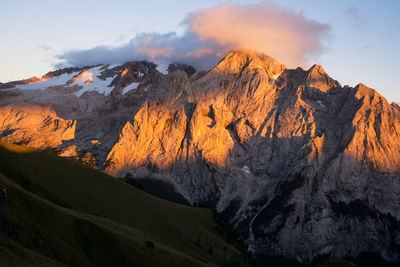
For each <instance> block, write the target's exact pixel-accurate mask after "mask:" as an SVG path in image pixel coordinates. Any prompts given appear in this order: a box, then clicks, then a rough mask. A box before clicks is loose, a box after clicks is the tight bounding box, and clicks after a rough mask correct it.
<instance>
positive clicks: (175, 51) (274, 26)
mask: <svg viewBox="0 0 400 267" xmlns="http://www.w3.org/2000/svg"><path fill="white" fill-rule="evenodd" d="M181 25H183V26H185V27H186V31H185V32H184V33H183V34H182V35H178V34H177V33H175V32H169V33H166V34H158V33H140V34H137V35H136V36H135V37H134V38H132V39H131V40H130V41H129V43H127V44H126V45H123V46H120V47H113V48H110V47H94V48H92V49H88V50H75V51H69V52H67V53H65V54H63V55H60V56H59V59H61V60H62V61H63V64H61V65H63V66H78V65H89V64H93V65H95V64H100V63H123V62H126V61H129V60H145V59H148V60H152V61H155V62H156V63H158V64H164V65H165V64H168V63H171V62H181V63H187V64H191V65H193V66H194V67H195V68H198V69H209V68H211V67H212V66H214V65H215V64H216V63H217V62H218V61H219V60H220V59H221V57H223V56H224V55H225V54H226V53H227V52H228V51H229V50H231V49H237V48H245V49H252V50H256V51H259V52H262V53H264V54H267V55H269V56H272V57H274V58H276V59H277V60H279V61H280V62H282V63H284V64H286V65H287V66H288V67H297V66H303V67H307V65H309V64H310V63H312V62H310V61H311V60H315V59H316V58H318V56H320V55H321V54H322V53H324V52H325V50H326V47H325V46H324V41H326V40H327V36H328V34H329V31H330V27H329V25H326V24H321V23H319V22H317V21H314V20H310V19H309V18H307V17H305V16H304V15H303V14H301V13H295V12H293V11H290V10H287V9H284V8H282V7H280V6H278V5H276V4H274V3H272V2H263V3H259V4H254V5H241V4H234V3H231V2H227V3H224V4H221V5H217V6H215V7H212V8H205V9H199V10H197V11H194V12H192V13H189V14H188V15H187V16H186V18H185V19H184V20H183V22H182V23H181Z"/></svg>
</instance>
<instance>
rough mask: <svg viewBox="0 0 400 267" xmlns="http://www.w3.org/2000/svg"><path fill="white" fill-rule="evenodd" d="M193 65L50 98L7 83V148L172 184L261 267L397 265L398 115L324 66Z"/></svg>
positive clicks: (262, 62) (2, 121)
mask: <svg viewBox="0 0 400 267" xmlns="http://www.w3.org/2000/svg"><path fill="white" fill-rule="evenodd" d="M182 69H183V70H182ZM186 69H187V68H186V67H185V66H183V67H182V66H178V65H175V66H171V68H170V73H169V74H167V75H163V74H161V73H159V72H158V71H157V70H156V65H155V64H152V63H149V62H132V63H127V64H124V65H119V66H103V67H101V66H99V67H95V68H94V67H93V68H89V69H86V70H85V72H91V73H93V75H92V78H93V81H92V83H89V84H85V83H84V82H83V83H76V81H75V82H73V83H72V84H71V85H73V86H70V85H65V81H67V80H69V79H71V78H72V77H75V76H76V80H79V79H80V78H82V77H79V73H80V72H82V69H79V70H77V71H74V72H73V73H71V74H66V73H64V74H63V75H61V76H60V77H59V78H58V80H56V81H59V82H60V84H62V85H59V86H57V87H55V86H54V84H58V83H55V82H53V80H54V79H55V78H52V79H49V81H48V82H47V87H46V90H44V91H42V90H32V89H38V88H37V87H36V86H41V85H42V84H45V83H33V84H32V86H31V87H28V86H27V85H18V86H16V88H11V87H8V89H4V90H1V91H0V93H1V95H0V96H1V97H0V126H1V127H0V140H4V141H8V142H13V143H20V144H25V145H27V146H33V147H36V148H42V149H53V148H57V149H60V150H64V152H67V151H72V152H73V151H75V152H76V153H75V154H76V155H79V153H81V154H82V155H85V154H87V153H89V152H90V153H91V154H90V155H91V156H92V157H93V161H94V162H96V165H97V167H99V168H103V169H105V171H106V172H108V173H110V174H113V175H115V176H118V177H124V176H125V175H129V174H131V175H132V176H134V177H141V178H143V179H147V178H148V179H153V178H154V179H157V180H160V181H163V182H165V183H169V184H171V185H173V188H174V189H176V192H178V193H179V194H180V195H182V197H184V198H185V199H186V200H187V202H189V203H191V204H201V205H207V206H211V207H213V208H216V209H217V210H218V211H219V212H221V213H222V214H224V215H225V216H226V217H227V218H228V219H229V220H230V222H231V223H232V224H233V225H234V227H235V229H236V230H237V232H238V233H240V235H241V238H242V239H243V240H244V241H245V242H246V244H247V245H248V247H249V249H250V250H251V251H252V252H253V253H254V255H256V256H259V257H260V258H262V257H263V256H285V257H287V258H292V259H296V260H298V261H301V262H303V263H305V264H308V263H310V262H311V261H312V259H313V258H314V257H316V256H317V255H320V254H330V255H332V256H337V257H353V258H355V257H357V256H358V255H360V254H362V253H365V252H368V253H379V254H380V255H381V256H382V257H383V258H385V259H387V260H391V261H396V260H400V252H399V251H400V249H399V248H400V239H399V238H397V237H398V236H400V220H399V219H400V212H399V211H400V197H399V196H400V175H399V171H400V170H399V166H400V130H399V129H400V108H399V107H398V106H397V105H395V104H393V105H389V104H388V102H387V101H386V99H384V98H383V97H382V96H381V95H379V94H378V93H377V92H376V91H375V90H374V89H371V88H368V87H367V86H365V85H363V84H359V85H357V86H356V87H354V88H352V87H349V86H345V87H342V86H341V85H340V83H339V82H337V81H336V80H334V79H332V78H331V77H330V76H329V75H328V74H327V73H326V72H325V70H324V69H323V68H322V67H321V66H319V65H314V66H312V67H311V68H310V69H309V70H303V69H301V68H297V69H286V68H285V66H284V65H283V64H281V63H279V62H278V61H276V60H275V59H273V58H271V57H268V56H266V55H263V54H260V53H257V52H254V51H248V50H233V51H231V52H229V53H228V54H227V55H226V56H225V57H224V59H223V60H221V61H220V63H219V64H218V65H217V66H216V67H214V68H213V69H212V70H210V71H208V72H197V73H195V74H193V75H192V76H191V78H190V79H189V78H188V74H187V71H186V72H185V70H186ZM81 76H85V75H83V74H82V75H81ZM278 76H279V78H278ZM63 77H65V81H64V78H63ZM61 78H63V79H61ZM85 79H86V78H85ZM85 79H83V81H86V80H85ZM35 84H36V85H35ZM110 84H111V86H112V87H110V86H109V85H110ZM28 85H29V84H28ZM33 85H35V87H33ZM49 85H52V86H49ZM2 86H3V85H2ZM95 86H96V87H95ZM81 87H82V88H83V89H81ZM24 88H25V89H24ZM85 88H86V91H84V93H82V94H76V90H84V89H85ZM89 89H90V90H89ZM105 89H107V90H105ZM127 89H129V90H127ZM111 90H113V93H111V94H110V93H109V92H110V91H111ZM78 92H79V91H78ZM16 103H19V105H16ZM44 107H46V108H44ZM66 154H68V153H65V154H64V155H66ZM69 154H70V155H71V153H69ZM72 154H73V153H72ZM146 177H147V178H146ZM354 211H355V212H354Z"/></svg>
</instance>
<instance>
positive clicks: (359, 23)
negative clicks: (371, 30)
mask: <svg viewBox="0 0 400 267" xmlns="http://www.w3.org/2000/svg"><path fill="white" fill-rule="evenodd" d="M344 14H345V15H346V16H347V17H349V18H351V19H352V20H353V22H354V23H355V24H354V25H355V26H356V27H363V26H365V24H366V23H365V15H364V14H363V13H362V12H361V11H360V10H359V9H358V8H356V7H354V6H351V7H349V8H347V9H346V11H345V12H344Z"/></svg>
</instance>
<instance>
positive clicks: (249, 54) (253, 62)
mask: <svg viewBox="0 0 400 267" xmlns="http://www.w3.org/2000/svg"><path fill="white" fill-rule="evenodd" d="M243 67H248V68H252V69H264V70H265V71H267V72H268V73H269V74H271V75H277V74H280V73H282V72H283V71H284V70H285V68H286V67H285V65H283V64H280V63H279V62H278V61H277V60H275V59H273V58H271V57H269V56H267V55H265V54H262V53H258V52H256V51H253V50H232V51H230V52H229V53H228V54H227V55H226V56H225V57H224V58H223V59H222V60H221V61H220V62H219V63H218V65H217V66H216V67H215V68H214V69H215V70H216V71H221V72H225V73H238V72H240V71H241V70H242V69H243Z"/></svg>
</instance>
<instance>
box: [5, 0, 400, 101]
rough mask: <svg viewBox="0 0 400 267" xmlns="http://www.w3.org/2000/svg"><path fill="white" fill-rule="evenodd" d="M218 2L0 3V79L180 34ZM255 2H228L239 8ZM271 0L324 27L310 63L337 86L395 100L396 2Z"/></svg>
mask: <svg viewBox="0 0 400 267" xmlns="http://www.w3.org/2000/svg"><path fill="white" fill-rule="evenodd" d="M225 2H226V1H222V0H221V1H218V0H214V1H211V0H202V1H189V0H169V1H142V0H141V1H123V0H113V1H104V0H97V1H94V0H86V1H82V0H80V1H76V0H69V1H61V0H60V1H46V0H35V1H32V0H2V1H0V36H1V39H0V82H7V81H9V80H16V79H22V78H28V77H31V76H41V75H43V74H45V73H46V72H48V71H50V70H53V69H54V68H55V67H54V65H55V64H56V63H58V62H59V55H62V54H64V53H66V52H67V51H71V50H86V49H91V48H93V47H97V46H107V47H119V46H123V45H125V44H127V43H128V42H129V41H130V40H131V39H132V38H134V37H135V35H136V34H138V33H142V32H146V33H160V34H164V33H168V32H178V33H182V32H183V31H184V29H183V28H182V24H181V22H182V21H183V20H184V19H185V18H186V17H187V14H188V13H190V12H193V11H197V10H200V9H202V8H213V7H215V6H217V5H219V4H222V3H225ZM260 2H263V1H251V0H247V1H230V2H229V3H230V4H233V3H241V4H242V5H243V6H245V5H249V4H257V3H260ZM268 2H271V1H268ZM272 2H273V3H274V4H275V5H277V6H280V7H281V8H282V9H283V10H289V11H292V12H293V13H296V14H302V15H303V16H304V17H306V18H307V19H309V20H313V21H316V22H318V23H320V24H323V25H329V28H330V30H329V37H327V38H325V39H324V42H325V44H326V48H325V49H324V51H323V53H321V54H320V56H319V57H313V58H312V62H310V64H311V63H317V64H320V65H322V66H323V67H324V69H325V70H326V71H327V73H328V74H329V75H330V76H331V77H333V78H334V79H336V80H338V81H339V82H340V83H341V84H342V85H345V84H348V85H350V86H355V85H356V84H358V83H359V82H362V83H364V84H366V85H367V86H369V87H372V88H375V89H376V90H377V91H378V92H380V93H381V94H382V95H384V96H385V97H386V98H388V100H389V101H396V102H400V86H399V83H398V82H397V78H398V75H399V76H400V72H399V68H398V64H399V62H400V52H399V48H400V17H399V15H398V14H399V12H400V1H397V0H380V1H378V0H376V1H372V0H371V1H369V0H359V1H355V0H353V1H352V0H341V1H339V0H337V1H333V0H332V1H321V0H304V1H299V0H282V1H277V0H276V1H272ZM281 23H282V22H281ZM271 56H275V55H271ZM57 58H58V59H57ZM277 59H278V60H279V59H280V58H279V57H277ZM281 61H282V60H281ZM282 63H286V62H283V61H282ZM308 66H309V65H308Z"/></svg>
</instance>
